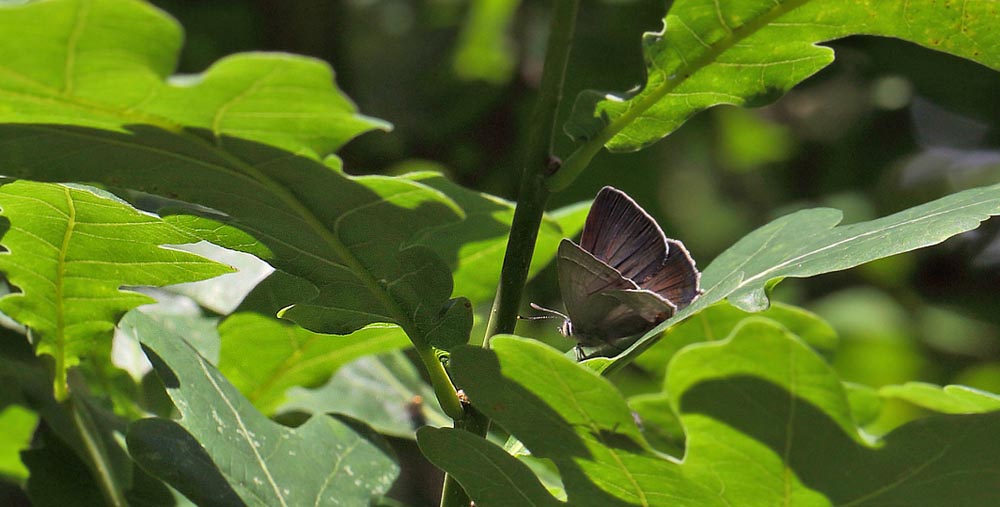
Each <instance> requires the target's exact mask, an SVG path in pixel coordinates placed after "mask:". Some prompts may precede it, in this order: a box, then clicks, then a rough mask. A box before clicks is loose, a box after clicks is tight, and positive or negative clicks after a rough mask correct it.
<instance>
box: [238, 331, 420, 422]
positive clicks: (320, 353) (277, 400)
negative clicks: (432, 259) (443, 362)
mask: <svg viewBox="0 0 1000 507" xmlns="http://www.w3.org/2000/svg"><path fill="white" fill-rule="evenodd" d="M219 334H220V336H221V338H222V349H221V351H220V354H219V371H221V372H222V373H223V374H224V375H225V376H226V378H227V379H229V381H230V382H232V384H233V386H235V387H236V388H237V389H239V390H240V392H241V393H243V395H244V396H246V397H247V399H249V400H250V402H251V403H253V404H254V406H256V407H257V409H258V410H260V411H261V412H263V413H264V414H267V415H271V414H273V413H274V412H275V409H277V407H278V406H279V405H280V404H281V403H282V402H283V401H284V398H285V391H287V390H288V389H289V388H291V387H293V386H307V387H312V386H316V385H319V384H321V383H323V382H325V381H326V380H327V379H329V378H330V375H331V374H332V373H333V372H335V371H336V370H337V369H338V368H340V367H341V366H343V365H345V364H347V363H349V362H351V361H353V360H355V359H357V358H359V357H361V356H365V355H368V354H375V353H379V352H385V351H387V350H395V349H400V348H403V347H406V346H408V345H409V344H410V342H409V340H407V338H406V335H405V334H403V332H402V330H400V329H399V327H398V326H394V325H390V324H372V325H370V326H367V327H365V328H363V329H360V330H358V331H355V332H353V333H351V334H350V335H347V336H340V335H325V334H320V333H314V332H312V331H309V330H306V329H303V328H301V327H299V326H296V325H295V324H292V323H290V322H282V321H280V320H277V319H274V318H269V317H265V316H262V315H259V314H254V313H246V312H241V313H237V314H235V315H232V316H230V317H229V318H227V319H226V320H225V321H223V322H222V324H221V325H220V326H219Z"/></svg>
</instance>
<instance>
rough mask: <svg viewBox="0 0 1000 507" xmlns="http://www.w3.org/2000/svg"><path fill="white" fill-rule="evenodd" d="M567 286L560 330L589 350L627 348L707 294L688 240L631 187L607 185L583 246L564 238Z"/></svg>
mask: <svg viewBox="0 0 1000 507" xmlns="http://www.w3.org/2000/svg"><path fill="white" fill-rule="evenodd" d="M557 262H558V270H559V288H560V290H561V292H562V297H563V302H564V304H565V305H566V313H567V314H568V315H562V314H560V313H558V312H555V311H554V310H548V309H546V308H542V307H540V306H537V305H535V304H532V305H531V306H532V308H535V309H536V310H541V311H547V312H550V313H554V314H557V315H560V316H561V317H563V319H564V321H563V324H562V325H561V326H560V328H559V331H560V332H561V333H562V334H563V335H565V336H571V337H573V338H575V339H576V340H577V342H578V345H577V356H578V358H580V359H583V358H585V357H587V356H585V355H584V352H583V347H587V348H593V347H597V348H598V350H597V351H596V352H595V353H594V354H592V355H601V354H602V353H607V352H603V351H606V350H610V351H611V352H614V351H615V349H617V352H621V351H622V350H624V348H625V347H627V346H628V345H631V343H629V342H628V341H627V339H628V338H631V337H634V336H636V335H639V334H642V333H645V332H646V331H649V330H650V329H652V328H654V327H656V325H657V324H659V323H661V322H663V321H664V320H666V319H668V318H670V317H671V316H672V315H673V314H674V313H675V312H677V311H678V310H681V309H682V308H684V307H686V306H688V305H689V304H691V302H692V301H694V299H695V298H696V297H698V295H699V294H700V293H701V290H700V289H699V288H698V281H699V279H700V278H701V273H699V272H698V269H697V268H695V263H694V260H693V259H691V254H689V253H688V251H687V249H686V248H684V245H683V244H682V243H681V242H680V241H677V240H673V239H668V238H667V237H666V235H664V234H663V231H662V230H661V229H660V226H659V225H657V224H656V221H655V220H653V218H652V217H651V216H649V214H648V213H646V211H645V210H643V209H642V208H640V207H639V205H638V204H636V203H635V201H633V200H632V198H630V197H629V196H627V195H625V193H624V192H622V191H621V190H618V189H616V188H613V187H604V188H602V189H601V191H600V192H599V193H598V194H597V198H596V199H594V204H593V206H592V207H591V208H590V213H589V214H588V215H587V221H586V223H585V224H584V226H583V234H582V235H581V237H580V244H579V245H577V244H576V243H574V242H572V241H571V240H568V239H564V240H562V243H560V244H559V253H558V261H557Z"/></svg>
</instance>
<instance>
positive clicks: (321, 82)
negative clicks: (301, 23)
mask: <svg viewBox="0 0 1000 507" xmlns="http://www.w3.org/2000/svg"><path fill="white" fill-rule="evenodd" d="M41 21H44V22H41ZM0 31H2V32H3V33H4V35H5V37H4V39H5V40H4V42H3V43H2V44H0V62H2V63H0V118H2V121H4V122H7V123H46V124H66V125H79V126H87V127H95V128H99V129H112V130H118V131H122V129H123V127H124V126H126V125H139V124H142V125H152V126H156V127H158V128H160V129H163V130H166V131H171V132H177V133H179V131H180V130H181V129H183V128H189V127H196V128H200V129H204V131H205V133H206V136H208V137H210V138H212V139H211V141H210V142H211V144H214V145H216V146H217V147H219V148H222V149H225V146H224V145H225V143H226V140H225V138H226V137H234V138H241V139H250V140H254V141H259V142H262V143H267V144H269V145H271V146H276V147H280V148H284V149H286V150H288V151H290V152H294V153H298V154H308V155H309V156H311V157H314V158H315V157H322V156H325V155H327V154H329V153H331V152H333V151H334V150H336V149H337V148H339V147H340V146H342V145H343V144H344V143H346V142H347V141H348V140H350V139H351V138H353V137H355V136H357V135H358V134H360V133H362V132H365V131H368V130H371V129H373V128H387V125H386V124H385V123H384V122H382V121H379V120H375V119H372V118H367V117H364V116H362V115H359V114H358V113H357V110H356V108H355V107H354V105H353V104H352V103H351V102H350V100H349V99H348V98H347V97H346V96H344V95H343V94H342V93H340V92H339V91H338V90H337V89H336V88H333V87H331V86H330V85H331V82H332V80H333V73H332V72H331V71H330V68H329V66H328V65H326V64H325V63H323V62H321V61H319V60H315V59H311V58H305V57H295V56H291V55H283V54H282V55H278V54H265V53H247V54H240V55H236V56H232V57H229V58H225V59H223V60H221V61H219V62H218V63H216V64H215V65H213V66H212V67H211V68H209V69H208V70H206V71H205V72H204V73H203V74H199V75H194V76H177V77H174V78H172V79H170V80H169V82H168V81H166V80H165V78H167V76H168V75H169V74H170V72H172V71H173V70H174V68H175V66H176V64H177V56H178V53H179V51H180V46H181V41H182V38H183V33H182V30H181V27H180V25H178V24H177V22H176V21H175V20H173V19H172V18H170V17H169V16H168V15H166V14H165V13H164V12H162V11H160V10H159V9H157V8H155V7H153V6H152V5H150V4H148V3H145V2H139V1H135V0H57V1H47V2H30V3H27V4H25V5H15V6H3V7H2V8H0ZM25 48H32V50H31V51H25Z"/></svg>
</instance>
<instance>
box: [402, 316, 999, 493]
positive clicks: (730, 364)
mask: <svg viewBox="0 0 1000 507" xmlns="http://www.w3.org/2000/svg"><path fill="white" fill-rule="evenodd" d="M452 366H453V371H454V373H455V376H456V380H457V382H458V383H459V384H460V385H462V386H463V388H464V389H465V390H466V392H467V393H468V394H469V396H470V398H471V399H472V400H473V404H474V405H476V406H477V407H478V408H479V409H480V410H482V411H483V412H484V413H486V414H487V415H488V416H490V417H491V418H492V419H493V420H494V421H495V422H496V423H497V424H499V425H500V426H502V427H503V428H504V429H506V430H508V431H510V432H511V433H512V434H513V435H514V436H515V437H517V438H519V439H520V440H521V441H522V442H523V443H524V444H525V446H526V447H527V448H528V449H529V450H530V451H531V452H532V454H533V455H534V456H535V457H539V458H548V459H551V460H552V461H553V462H554V463H555V464H556V465H557V466H558V467H559V470H560V472H561V474H562V478H563V482H564V484H565V486H566V491H567V494H568V498H569V504H570V505H574V506H588V505H595V506H596V505H651V506H668V505H706V506H711V505H741V506H743V505H745V506H753V505H761V506H764V505H777V504H800V505H830V504H832V505H846V504H850V505H864V506H867V505H872V506H875V505H880V506H881V505H927V506H938V505H940V506H946V505H948V506H950V505H969V506H972V505H990V504H992V503H996V502H997V501H1000V487H998V486H997V485H998V484H1000V481H998V480H997V479H998V475H997V470H1000V468H998V467H997V465H998V464H1000V457H998V456H1000V453H997V452H996V451H997V450H998V449H994V447H996V444H994V442H996V439H993V438H992V437H991V436H990V435H991V433H992V431H993V430H992V429H991V428H993V427H995V425H996V424H997V423H998V422H1000V413H992V414H976V415H966V416H940V417H930V418H927V419H922V420H918V421H915V422H912V423H910V424H907V425H904V426H902V427H900V428H899V429H897V430H896V431H894V432H892V433H890V434H889V435H887V436H886V437H885V438H884V439H883V440H882V441H879V442H874V441H871V438H870V437H868V436H866V435H864V434H863V432H861V430H860V428H858V427H857V425H856V424H855V422H854V421H853V419H852V416H851V409H850V406H849V404H848V401H847V396H846V393H845V390H844V388H843V386H842V384H841V382H840V380H839V379H838V378H837V376H836V375H835V373H834V372H833V370H832V369H831V368H830V367H829V366H828V365H827V364H826V363H825V362H824V361H823V360H822V358H821V357H820V356H818V355H817V354H816V353H815V352H814V351H812V350H811V349H810V348H809V347H808V346H806V345H805V344H804V343H802V342H801V341H800V340H798V339H797V338H796V337H795V336H794V335H792V334H790V333H788V332H787V331H786V330H784V329H783V328H781V327H780V326H777V325H776V324H774V323H773V322H772V321H769V320H767V319H761V318H755V319H749V320H748V321H745V322H744V323H743V324H742V325H740V326H738V327H737V328H736V329H735V330H734V331H733V333H732V335H731V337H730V338H728V339H726V340H723V341H718V342H710V343H703V344H698V345H693V346H690V347H688V348H686V349H684V350H683V351H681V352H679V353H677V355H676V356H675V357H674V359H673V360H672V361H671V364H670V368H669V369H668V378H667V387H666V392H667V393H669V396H670V400H671V406H672V407H673V409H674V411H675V412H676V413H678V414H679V415H680V420H681V423H682V425H683V428H684V430H685V432H686V434H687V442H686V444H687V446H686V452H685V455H684V460H683V462H681V461H678V460H675V459H671V458H670V457H669V456H665V455H663V454H660V453H658V452H656V451H653V450H652V449H650V448H649V446H648V444H647V443H646V441H645V440H644V439H643V438H642V436H641V435H640V433H639V430H638V428H637V427H636V424H635V422H634V421H633V419H632V416H631V414H630V412H629V410H628V408H627V406H626V405H625V403H624V400H622V399H621V396H620V394H618V393H617V392H616V390H615V389H614V387H613V386H612V385H611V384H610V383H608V381H607V380H605V379H603V378H601V377H599V376H597V375H595V374H593V373H591V372H589V371H587V370H586V369H582V368H580V367H578V366H577V365H575V364H574V363H573V362H572V361H571V360H569V359H568V358H566V357H564V356H563V355H562V354H560V353H558V352H557V351H555V350H552V349H549V348H548V347H546V346H544V345H541V344H538V343H537V342H532V341H526V340H520V339H516V338H497V339H495V340H494V342H493V349H492V351H484V350H482V349H477V348H472V347H463V348H461V349H459V350H457V351H455V353H453V355H452ZM458 433H460V432H457V431H453V430H444V429H442V430H434V432H433V434H432V433H430V432H428V433H427V434H428V435H433V438H434V441H433V443H432V445H430V446H428V447H426V448H425V451H426V453H427V455H428V457H429V458H430V459H431V460H432V461H434V462H435V463H436V464H438V465H439V466H442V467H443V468H445V470H446V471H448V472H449V473H452V474H454V475H455V476H456V477H457V478H458V480H459V481H460V482H462V483H463V484H464V485H466V487H467V488H468V489H470V490H473V491H480V490H481V491H486V492H489V491H490V490H489V488H490V487H491V484H490V483H489V482H488V481H490V480H492V481H496V480H497V479H496V476H495V475H490V476H488V479H487V478H486V476H485V474H482V473H481V472H480V470H482V467H485V466H492V467H495V468H498V469H512V465H511V463H510V462H511V458H510V457H509V456H506V455H504V454H503V453H502V452H498V450H494V451H487V450H486V449H487V448H488V446H489V445H491V444H489V443H488V442H486V441H485V440H478V441H473V440H471V439H469V438H468V436H466V435H458ZM419 438H420V439H421V440H422V439H423V438H424V432H421V433H420V435H419ZM473 442H474V443H473ZM448 444H451V445H454V446H460V447H461V448H463V449H470V452H468V453H463V454H471V455H474V456H475V457H474V458H467V459H466V460H463V459H461V458H456V457H454V456H445V455H444V454H446V453H445V452H443V451H441V449H444V448H446V447H447V445H448ZM817 456H822V457H823V459H816V457H817ZM472 460H481V461H480V462H479V467H480V468H470V466H469V465H470V464H471V463H472ZM504 481H509V482H510V483H511V486H510V488H512V489H514V490H516V492H512V493H511V494H510V495H509V496H508V497H507V498H506V499H504V498H496V499H493V498H492V497H487V498H488V501H487V502H484V503H481V504H480V501H479V499H478V498H475V497H474V499H475V500H477V505H483V506H485V507H490V506H513V505H518V504H517V503H516V502H514V501H512V500H511V498H513V497H514V495H515V494H516V495H523V496H524V497H527V498H531V499H532V501H534V502H536V503H539V504H542V503H543V502H544V501H546V500H545V498H544V496H543V495H542V494H541V493H539V492H538V487H537V485H536V483H537V479H535V478H534V477H522V476H521V474H520V472H519V473H517V474H514V473H511V474H509V475H506V476H504ZM493 484H494V485H495V484H496V483H495V482H494V483H493Z"/></svg>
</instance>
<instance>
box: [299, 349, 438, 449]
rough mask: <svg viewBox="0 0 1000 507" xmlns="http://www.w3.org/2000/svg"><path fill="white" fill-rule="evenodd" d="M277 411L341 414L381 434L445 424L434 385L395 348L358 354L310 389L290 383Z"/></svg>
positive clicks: (403, 434)
mask: <svg viewBox="0 0 1000 507" xmlns="http://www.w3.org/2000/svg"><path fill="white" fill-rule="evenodd" d="M279 412H302V413H306V414H321V413H337V414H344V415H347V416H350V417H353V418H355V419H357V420H359V421H365V423H367V424H368V425H370V426H371V427H372V428H374V429H375V430H376V431H378V432H379V433H381V434H383V435H391V436H394V437H400V438H409V439H412V438H413V435H414V431H415V430H416V429H417V428H419V427H421V426H425V425H430V426H436V427H437V426H448V425H450V424H451V420H450V419H449V418H448V417H447V416H446V415H444V413H443V412H442V411H441V408H440V406H438V404H437V400H435V399H434V390H433V389H431V387H430V386H429V385H427V383H426V382H424V380H423V378H421V377H420V372H419V371H417V369H416V368H415V367H414V366H413V364H412V363H410V361H409V360H407V358H406V356H405V355H404V354H403V353H402V352H399V351H395V352H388V353H384V354H379V355H372V356H366V357H362V358H359V359H357V360H355V361H353V362H351V363H350V364H348V365H346V366H344V367H342V368H340V369H339V370H337V373H336V374H335V375H334V376H333V377H331V378H330V381H329V382H327V383H326V384H324V385H322V386H320V387H318V388H316V389H305V388H302V387H293V388H291V389H290V390H289V391H288V399H287V401H286V403H285V404H283V405H282V406H281V407H280V408H279Z"/></svg>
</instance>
